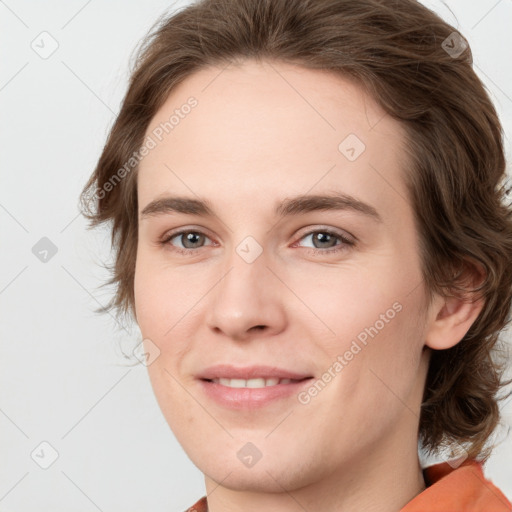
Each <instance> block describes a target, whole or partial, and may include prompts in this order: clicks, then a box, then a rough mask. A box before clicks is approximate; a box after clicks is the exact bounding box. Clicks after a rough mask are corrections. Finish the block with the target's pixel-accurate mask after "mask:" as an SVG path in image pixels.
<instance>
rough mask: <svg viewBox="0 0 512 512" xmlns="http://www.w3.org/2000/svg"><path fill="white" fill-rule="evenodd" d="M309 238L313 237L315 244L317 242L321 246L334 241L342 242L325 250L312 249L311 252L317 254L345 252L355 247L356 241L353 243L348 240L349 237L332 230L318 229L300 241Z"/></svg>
mask: <svg viewBox="0 0 512 512" xmlns="http://www.w3.org/2000/svg"><path fill="white" fill-rule="evenodd" d="M318 235H320V236H318ZM307 237H312V241H313V242H317V243H320V244H322V243H327V244H330V243H331V242H332V241H333V240H334V242H336V241H340V243H335V245H329V246H328V247H325V248H322V247H320V248H317V247H314V248H312V249H310V251H312V252H313V253H315V254H319V253H321V254H325V253H328V254H330V253H336V252H340V251H345V250H347V249H349V248H350V247H352V246H354V245H355V241H353V240H352V239H350V238H348V237H347V236H345V235H344V234H342V233H338V232H337V231H332V230H330V229H317V230H314V231H309V232H308V233H306V234H305V235H304V236H303V237H301V238H300V240H303V239H305V238H307Z"/></svg>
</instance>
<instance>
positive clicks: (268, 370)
mask: <svg viewBox="0 0 512 512" xmlns="http://www.w3.org/2000/svg"><path fill="white" fill-rule="evenodd" d="M312 378H313V376H312V375H311V374H307V373H305V372H304V373H298V372H295V371H291V370H287V369H284V368H277V367H275V366H265V365H255V366H248V367H241V368H240V367H238V368H237V367H235V366H231V365H228V364H219V365H216V366H211V367H210V368H207V369H206V370H204V371H203V372H201V373H200V374H199V375H198V376H197V380H198V382H199V384H200V389H201V390H202V392H203V393H204V394H205V396H206V397H208V398H209V399H210V400H212V401H214V402H215V403H217V404H218V405H220V406H222V407H223V408H227V409H234V410H239V411H242V410H246V411H247V410H255V409H259V408H263V407H265V406H267V405H270V404H271V403H275V402H278V401H281V400H286V399H288V400H290V399H292V397H293V396H294V395H295V396H296V395H297V393H299V392H300V391H301V390H302V389H303V388H304V387H305V386H308V385H309V382H308V381H309V380H310V379H312ZM281 403H282V402H281ZM287 403H291V402H287ZM293 404H295V402H293Z"/></svg>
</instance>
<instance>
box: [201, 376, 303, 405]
mask: <svg viewBox="0 0 512 512" xmlns="http://www.w3.org/2000/svg"><path fill="white" fill-rule="evenodd" d="M311 379H312V377H311V378H308V379H304V380H300V381H295V382H289V383H288V384H276V385H275V386H266V387H264V388H230V387H228V386H223V385H222V384H219V383H215V382H210V381H207V380H200V381H199V382H200V384H201V387H202V389H203V391H204V392H205V393H206V395H207V396H208V397H210V398H211V399H213V400H214V401H215V402H217V403H218V404H219V405H222V406H223V407H228V408H230V409H254V408H258V407H264V406H265V405H268V404H270V403H271V402H274V401H276V400H278V399H282V398H288V397H290V396H291V395H297V393H299V392H300V391H301V389H302V388H304V387H306V386H308V385H309V383H310V381H311Z"/></svg>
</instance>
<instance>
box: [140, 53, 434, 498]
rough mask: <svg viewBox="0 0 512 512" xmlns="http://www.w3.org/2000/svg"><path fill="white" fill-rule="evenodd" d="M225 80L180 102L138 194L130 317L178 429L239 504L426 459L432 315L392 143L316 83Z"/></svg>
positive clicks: (397, 142) (208, 77) (248, 65)
mask: <svg viewBox="0 0 512 512" xmlns="http://www.w3.org/2000/svg"><path fill="white" fill-rule="evenodd" d="M221 69H222V68H213V67H212V68H208V69H203V70H201V71H199V72H197V73H196V74H194V75H192V76H190V77H189V78H188V79H186V80H185V81H183V82H182V83H181V84H180V85H179V86H178V87H177V88H176V89H174V90H173V92H172V93H171V95H170V96H169V98H168V99H167V101H166V103H165V104H164V105H163V106H162V108H161V109H160V110H159V111H158V113H157V114H156V116H155V117H154V118H153V120H152V121H151V124H150V126H149V127H148V130H147V132H146V135H147V136H148V137H150V138H151V139H152V140H153V142H154V143H155V144H153V143H150V145H151V146H153V145H154V146H155V147H152V149H150V150H149V152H148V154H147V156H146V157H145V158H144V159H143V160H142V162H141V164H140V168H139V174H138V178H137V179H138V183H137V184H138V200H139V202H138V204H139V239H138V250H137V263H136V271H135V309H136V316H137V322H138V324H139V327H140V329H141V332H142V335H143V337H144V338H145V341H144V343H145V345H146V348H147V349H148V351H149V352H150V353H153V354H156V355H158V357H156V358H155V359H154V361H153V362H152V363H151V364H150V365H149V366H148V371H149V376H150V379H151V383H152V386H153V389H154V392H155V394H156V397H157V400H158V402H159V405H160V407H161V409H162V412H163V414H164V416H165V418H166V420H167V422H168V423H169V425H170V427H171V429H172V430H173V432H174V434H175V436H176V438H177V439H178V441H179V442H180V444H181V445H182V446H183V448H184V450H185V451H186V452H187V454H188V455H189V457H190V458H191V460H192V461H193V462H194V463H195V464H196V465H197V466H198V467H199V469H200V470H201V471H202V472H203V473H205V474H206V475H208V478H211V479H212V480H215V481H217V482H222V485H223V486H225V487H229V488H231V489H239V490H240V489H246V490H247V489H250V490H266V491H269V492H282V488H283V487H285V488H287V489H295V488H298V487H301V486H305V485H308V484H311V483H314V482H315V481H317V480H321V479H323V478H325V477H326V476H327V475H332V474H339V475H341V474H342V473H343V472H344V471H346V468H348V467H349V466H350V468H351V472H355V471H357V470H358V469H357V468H362V467H363V466H365V465H366V467H368V464H371V462H372V461H376V460H382V458H384V457H392V456H396V455H397V454H403V453H404V452H405V451H407V450H416V449H417V425H418V415H419V404H420V402H421V397H422V392H423V386H424V381H425V375H426V369H427V364H428V361H427V357H426V351H425V350H424V330H425V320H426V314H427V312H426V309H425V307H426V303H425V295H424V286H423V281H422V277H421V272H420V257H419V252H418V241H417V233H416V230H415V225H414V221H413V210H412V207H411V205H410V202H409V198H408V194H407V191H406V188H405V183H404V178H403V172H404V169H406V168H407V162H406V159H405V152H404V149H403V144H404V132H403V129H402V127H401V125H400V124H399V123H398V122H397V121H395V120H393V119H391V118H390V117H389V116H387V115H385V113H384V112H383V111H382V110H381V109H380V108H379V107H378V105H377V104H376V103H375V102H374V101H373V100H372V99H371V98H370V97H368V96H367V95H365V94H364V93H363V91H362V89H360V88H359V87H358V86H357V85H355V84H353V83H351V82H349V81H348V80H347V79H344V78H341V77H339V76H335V75H332V74H329V73H326V72H323V71H319V70H307V69H304V68H301V67H296V66H293V65H290V64H283V63H276V62H273V63H270V62H262V63H261V62H260V63H258V62H253V61H245V62H244V63H242V64H239V65H234V64H232V65H230V66H229V67H228V68H226V69H225V70H223V71H222V70H221ZM190 97H194V98H195V100H189V98H190ZM187 102H188V103H187ZM187 104H188V105H194V106H193V107H190V108H188V107H185V105H187ZM173 115H174V117H173V118H171V116H173ZM170 118H171V121H170V122H171V123H172V125H171V124H169V120H170ZM166 122H167V125H165V123H166ZM148 140H149V139H148ZM324 196H325V197H324ZM322 197H323V199H322ZM308 198H309V199H308ZM187 200H189V201H187ZM156 347H157V348H156ZM219 379H222V380H219ZM277 379H279V380H277ZM283 379H284V380H283ZM240 386H242V387H240ZM247 386H248V387H247ZM261 386H265V387H261ZM414 411H416V412H417V414H415V413H414ZM416 455H417V453H415V456H416ZM276 476H278V477H279V478H278V479H276ZM278 482H279V483H278Z"/></svg>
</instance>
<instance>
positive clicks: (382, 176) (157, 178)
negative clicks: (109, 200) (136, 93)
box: [138, 60, 407, 207]
mask: <svg viewBox="0 0 512 512" xmlns="http://www.w3.org/2000/svg"><path fill="white" fill-rule="evenodd" d="M191 98H193V100H194V103H191V100H190V99H191ZM191 104H194V105H195V106H193V107H192V108H190V107H189V106H188V105H191ZM404 136H405V132H404V130H403V127H402V126H401V125H400V123H398V122H397V121H396V120H394V119H392V118H391V117H390V116H388V115H386V113H385V112H384V111H383V110H382V108H381V107H380V106H379V105H378V104H377V103H376V102H375V101H374V100H373V99H372V98H371V97H369V96H368V95H366V94H365V93H364V91H363V90H362V88H361V87H360V86H358V85H357V84H355V83H354V82H352V81H350V80H348V79H347V78H345V77H341V76H338V75H335V74H333V73H330V72H326V71H322V70H311V69H306V68H303V67H300V66H296V65H291V64H285V63H282V62H275V61H262V62H259V61H252V60H248V61H244V62H242V63H240V64H237V65H235V64H230V65H229V66H227V67H224V68H223V67H208V68H204V69H202V70H200V71H198V72H196V73H194V74H192V75H191V76H189V77H187V78H186V79H185V80H184V81H183V82H181V83H180V84H179V85H178V86H177V87H176V88H175V89H174V90H173V91H172V93H171V94H170V95H169V97H168V98H167V100H166V102H165V103H164V105H163V106H162V107H161V108H160V110H159V111H158V112H157V114H156V115H155V116H154V118H153V119H152V120H151V122H150V124H149V126H148V129H147V131H146V137H150V138H152V139H153V141H154V142H155V147H154V148H153V149H151V150H150V151H149V154H148V155H147V156H145V157H144V158H143V160H142V161H141V163H140V167H139V176H138V186H139V197H140V201H139V203H140V206H141V207H143V206H144V204H145V203H147V202H148V201H149V200H151V199H154V197H155V196H157V195H158V194H161V195H165V194H166V193H170V192H172V193H174V194H176V193H179V194H182V195H188V196H192V195H194V194H195V195H201V196H204V195H209V196H212V199H213V200H214V201H221V202H222V201H223V200H226V201H231V202H234V201H235V198H234V196H233V192H234V191H236V192H237V194H238V197H239V198H240V201H241V202H244V201H245V203H247V200H248V199H251V198H252V199H254V197H255V193H257V194H258V197H261V198H262V199H264V198H265V197H270V196H275V197H277V196H283V193H284V194H285V195H288V194H289V195H292V194H304V193H307V192H308V191H310V192H311V193H320V192H324V191H327V190H334V189H336V190H338V191H339V190H340V189H341V190H343V191H345V192H347V193H348V194H355V195H359V196H361V194H362V195H365V196H366V198H367V199H368V200H369V201H371V200H373V201H376V200H377V202H380V203H382V202H386V201H387V202H388V203H389V206H390V207H393V206H396V202H397V197H396V196H397V195H399V196H401V197H402V199H404V198H405V197H406V195H407V194H406V191H405V188H404V184H403V183H402V181H403V180H402V178H401V170H402V169H403V168H404V165H405V162H404V160H405V158H404V156H405V153H404V151H403V142H404V140H405V137H404ZM379 195H380V196H382V197H380V199H379V197H378V196H379ZM393 196H395V197H393ZM273 205H274V201H273V199H272V206H273Z"/></svg>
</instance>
